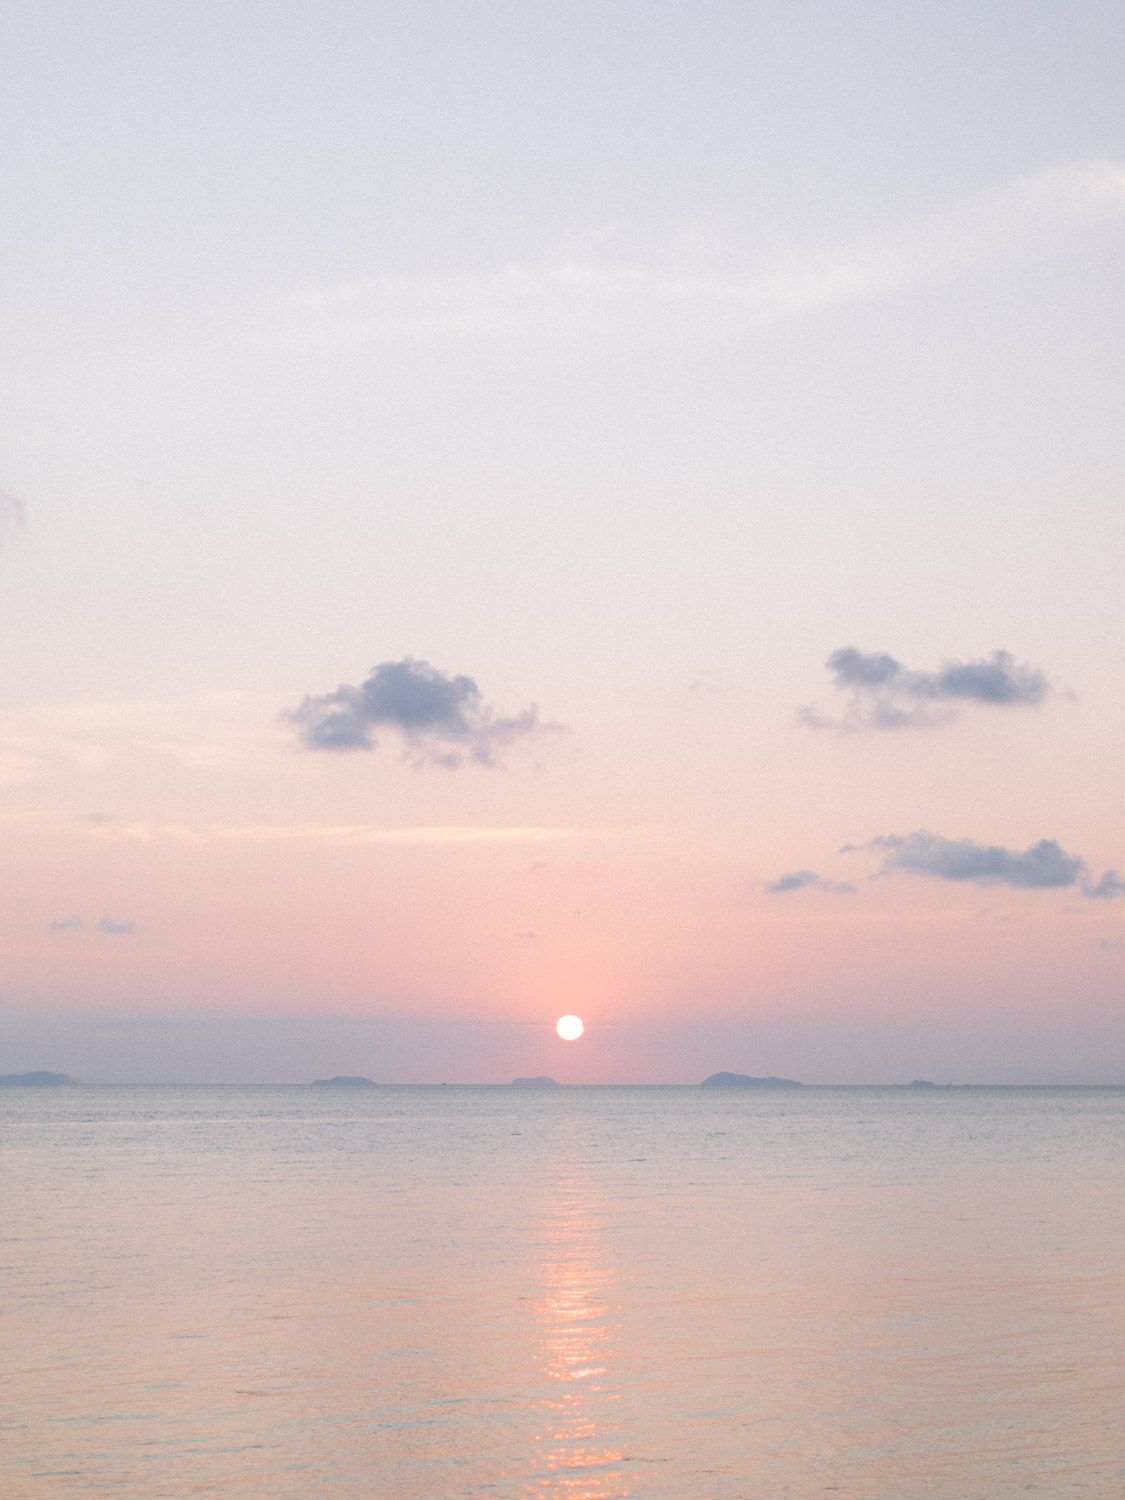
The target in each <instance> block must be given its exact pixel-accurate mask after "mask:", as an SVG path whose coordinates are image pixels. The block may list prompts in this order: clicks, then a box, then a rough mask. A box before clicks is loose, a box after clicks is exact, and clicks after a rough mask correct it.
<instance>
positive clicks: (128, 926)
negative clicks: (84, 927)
mask: <svg viewBox="0 0 1125 1500" xmlns="http://www.w3.org/2000/svg"><path fill="white" fill-rule="evenodd" d="M94 926H95V927H96V928H97V929H98V931H99V932H104V933H106V934H107V935H108V936H110V937H127V936H128V935H129V934H130V933H134V932H136V930H137V924H136V922H115V921H114V919H113V918H112V917H102V918H101V919H100V920H99V921H97V922H95V923H94Z"/></svg>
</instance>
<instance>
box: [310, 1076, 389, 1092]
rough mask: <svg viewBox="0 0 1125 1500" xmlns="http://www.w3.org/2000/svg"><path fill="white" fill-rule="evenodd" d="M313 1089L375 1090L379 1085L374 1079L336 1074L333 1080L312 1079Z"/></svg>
mask: <svg viewBox="0 0 1125 1500" xmlns="http://www.w3.org/2000/svg"><path fill="white" fill-rule="evenodd" d="M312 1087H313V1088H314V1089H334V1088H345V1089H377V1088H378V1087H379V1085H378V1084H377V1083H376V1082H375V1080H374V1078H361V1077H360V1076H359V1075H358V1074H357V1075H351V1074H347V1073H338V1074H337V1075H336V1077H335V1078H314V1079H313V1081H312Z"/></svg>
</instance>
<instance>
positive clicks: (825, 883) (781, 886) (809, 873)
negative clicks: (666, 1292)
mask: <svg viewBox="0 0 1125 1500" xmlns="http://www.w3.org/2000/svg"><path fill="white" fill-rule="evenodd" d="M810 889H811V890H817V891H830V892H832V893H833V894H834V895H837V896H851V895H854V893H855V890H856V887H855V886H854V885H852V884H851V883H850V882H849V881H841V880H825V879H824V878H823V877H822V876H820V875H818V874H817V873H816V871H815V870H791V871H790V872H789V874H787V875H779V876H778V878H777V879H776V880H771V881H770V882H769V883H768V884H767V886H766V890H767V891H768V892H769V894H770V895H771V896H784V895H786V894H787V893H788V892H789V891H804V890H810Z"/></svg>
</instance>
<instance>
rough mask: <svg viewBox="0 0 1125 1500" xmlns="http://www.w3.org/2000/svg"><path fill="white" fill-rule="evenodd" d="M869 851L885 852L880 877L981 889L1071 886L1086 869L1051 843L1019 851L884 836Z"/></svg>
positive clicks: (927, 836) (928, 836)
mask: <svg viewBox="0 0 1125 1500" xmlns="http://www.w3.org/2000/svg"><path fill="white" fill-rule="evenodd" d="M871 846H872V848H875V849H885V850H886V851H887V853H886V855H885V857H884V859H883V864H882V869H883V870H884V871H890V870H906V871H908V872H909V873H910V874H912V875H932V876H934V877H936V878H937V879H938V880H954V881H975V882H977V883H978V884H982V885H1010V886H1020V887H1026V888H1028V889H1042V888H1048V887H1054V886H1067V885H1074V884H1075V882H1076V881H1077V880H1078V879H1079V877H1080V876H1081V875H1082V874H1083V873H1084V872H1085V869H1086V862H1085V860H1083V859H1081V858H1079V856H1078V855H1076V854H1067V853H1066V852H1065V850H1063V849H1062V847H1061V846H1060V845H1059V844H1057V843H1056V842H1055V840H1054V839H1040V840H1039V842H1038V843H1037V844H1032V845H1031V847H1030V848H1028V849H1022V850H1020V849H1005V848H1004V847H1003V846H1002V845H1000V844H978V843H976V842H975V841H974V840H973V839H946V838H942V837H941V835H940V834H936V833H925V832H921V831H919V832H917V833H910V834H907V835H906V836H905V838H900V837H897V836H894V835H885V836H882V837H880V838H876V839H872V841H871Z"/></svg>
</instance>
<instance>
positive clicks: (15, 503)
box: [0, 490, 26, 547]
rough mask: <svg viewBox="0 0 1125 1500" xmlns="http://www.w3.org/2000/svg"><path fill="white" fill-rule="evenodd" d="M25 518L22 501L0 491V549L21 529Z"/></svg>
mask: <svg viewBox="0 0 1125 1500" xmlns="http://www.w3.org/2000/svg"><path fill="white" fill-rule="evenodd" d="M25 517H26V510H25V507H24V503H23V501H22V500H17V499H16V497H15V495H9V494H8V493H7V492H6V491H5V490H0V547H2V546H5V545H6V544H7V543H8V542H10V541H11V539H12V537H13V536H14V535H15V534H16V532H17V531H20V530H22V529H23V523H24V519H25Z"/></svg>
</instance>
